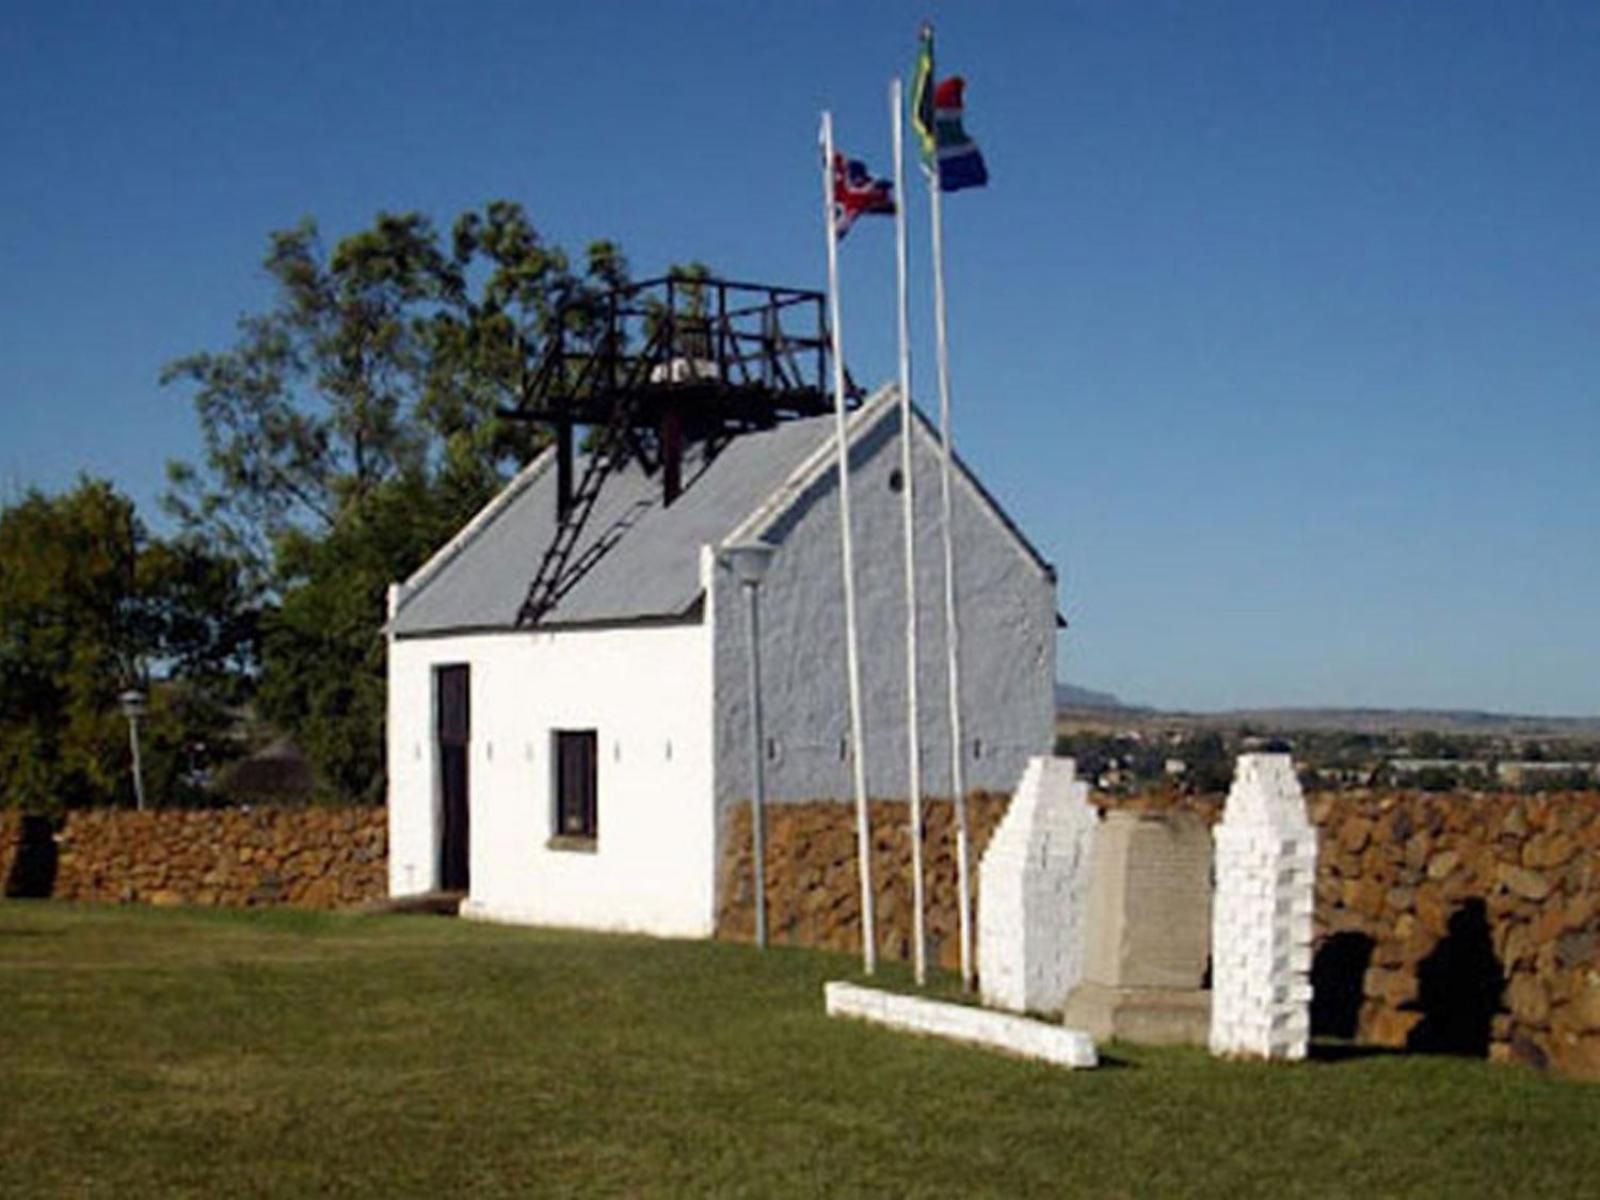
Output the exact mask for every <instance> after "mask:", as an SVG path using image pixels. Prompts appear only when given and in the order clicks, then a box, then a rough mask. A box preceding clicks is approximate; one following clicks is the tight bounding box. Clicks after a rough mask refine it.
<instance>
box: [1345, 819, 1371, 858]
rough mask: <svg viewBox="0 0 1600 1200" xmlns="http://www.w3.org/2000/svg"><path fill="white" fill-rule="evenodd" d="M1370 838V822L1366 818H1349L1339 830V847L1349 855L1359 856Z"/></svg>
mask: <svg viewBox="0 0 1600 1200" xmlns="http://www.w3.org/2000/svg"><path fill="white" fill-rule="evenodd" d="M1371 837H1372V822H1371V821H1369V820H1368V819H1367V818H1366V817H1351V818H1350V819H1349V820H1347V821H1346V822H1345V823H1344V825H1343V826H1342V827H1341V828H1340V830H1339V845H1340V846H1342V847H1343V848H1344V849H1345V850H1346V851H1347V852H1349V853H1351V854H1359V853H1360V852H1361V850H1362V849H1363V848H1364V847H1365V846H1366V844H1367V841H1368V839H1369V838H1371Z"/></svg>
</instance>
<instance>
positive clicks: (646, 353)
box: [506, 275, 832, 627]
mask: <svg viewBox="0 0 1600 1200" xmlns="http://www.w3.org/2000/svg"><path fill="white" fill-rule="evenodd" d="M825 302H826V297H825V296H824V295H823V293H821V292H814V291H807V290H804V289H799V288H784V287H772V286H768V285H765V284H753V283H735V282H733V281H731V280H726V279H711V278H694V277H688V276H682V275H672V276H665V277H663V278H660V279H651V280H646V281H645V282H643V283H636V284H631V285H629V286H627V287H624V288H619V289H616V290H614V291H612V292H609V293H607V294H606V295H605V296H603V297H601V298H600V299H599V300H598V301H595V300H593V299H589V300H585V301H583V302H582V304H583V309H582V311H574V309H573V308H572V307H570V306H569V307H564V308H563V309H562V310H560V311H559V312H558V313H557V314H556V323H555V325H556V333H555V334H554V335H553V340H552V342H551V345H550V348H549V350H548V351H547V352H546V354H545V357H544V361H543V362H542V363H541V364H540V366H539V369H538V371H537V373H536V374H535V375H534V376H533V379H532V381H531V382H530V385H529V387H528V388H527V390H526V392H525V394H524V396H523V401H522V404H521V405H520V406H519V407H518V408H517V409H516V410H514V411H512V412H510V413H507V414H506V415H507V416H510V417H514V418H516V419H519V420H526V421H532V422H535V423H538V424H541V425H548V426H550V427H551V428H552V429H553V430H554V433H555V444H556V534H555V537H554V538H553V539H552V541H551V543H550V545H549V547H547V548H546V550H545V552H544V555H543V557H542V558H541V559H540V562H539V565H538V568H537V570H536V571H535V572H534V576H533V580H532V582H531V583H530V584H529V586H528V594H527V597H526V598H525V599H524V601H523V603H522V607H521V609H520V610H519V612H518V617H517V623H518V624H519V625H520V626H523V627H530V626H533V625H537V624H538V623H539V621H540V620H541V619H542V618H543V617H544V615H545V614H546V613H547V612H549V611H550V609H551V608H553V607H554V606H555V604H556V603H557V601H559V600H560V599H561V597H562V596H563V595H564V594H565V593H566V592H567V590H568V589H569V588H571V587H572V586H573V584H575V583H576V582H577V581H578V580H579V579H580V578H582V576H583V574H584V572H585V571H587V570H588V569H589V567H591V566H593V564H594V561H595V560H596V559H597V558H598V557H599V555H598V554H595V553H586V554H585V555H583V556H580V557H579V558H578V559H577V560H576V561H574V560H573V557H572V555H573V551H574V550H575V549H576V547H577V544H578V540H579V538H580V536H581V534H582V532H583V528H584V524H585V522H586V521H587V520H588V518H589V514H590V513H591V512H592V511H593V509H594V505H595V501H596V500H597V499H598V498H599V495H600V489H601V487H602V485H603V484H604V483H605V480H606V477H607V476H608V475H610V473H611V472H612V471H614V470H615V469H616V468H617V467H619V466H620V465H622V464H623V463H624V462H627V461H629V460H630V459H631V460H632V461H634V462H637V463H638V464H639V465H640V466H641V467H642V468H643V469H644V470H645V472H646V473H648V474H652V475H653V474H655V473H657V472H660V475H661V494H662V502H663V504H668V505H670V504H671V503H672V502H673V501H674V500H676V499H677V498H678V494H679V493H680V492H681V490H682V488H683V473H682V463H683V448H684V445H685V443H686V442H688V441H699V442H704V443H705V444H706V446H707V447H708V449H709V450H710V451H711V452H713V453H714V452H715V451H716V450H717V449H719V448H720V447H721V446H722V445H723V444H725V443H726V441H727V439H729V438H731V437H733V436H735V435H737V434H739V433H743V432H747V431H750V430H756V429H770V428H771V427H773V426H774V425H776V424H778V423H779V422H781V421H785V420H791V419H794V418H796V417H810V416H820V415H822V414H825V413H827V412H830V411H831V410H832V403H831V399H830V392H829V385H828V379H829V374H828V370H829V367H828V355H829V352H830V340H829V334H828V328H827V321H826V317H825V315H824V314H825V308H824V304H825ZM579 330H581V331H582V332H581V333H580V332H577V331H579ZM579 427H584V428H586V429H588V430H589V440H588V446H587V449H588V451H589V453H588V457H587V459H586V461H585V463H584V469H583V474H582V477H581V478H578V479H576V480H574V471H575V463H574V442H575V431H576V430H577V429H578V428H579ZM603 552H604V549H603V548H601V549H600V553H603Z"/></svg>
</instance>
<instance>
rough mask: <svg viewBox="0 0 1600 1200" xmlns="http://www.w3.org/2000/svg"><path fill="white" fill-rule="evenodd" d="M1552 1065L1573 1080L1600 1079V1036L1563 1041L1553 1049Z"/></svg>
mask: <svg viewBox="0 0 1600 1200" xmlns="http://www.w3.org/2000/svg"><path fill="white" fill-rule="evenodd" d="M1551 1049H1552V1052H1553V1054H1552V1065H1553V1066H1554V1067H1555V1069H1556V1070H1557V1071H1559V1072H1560V1073H1561V1074H1563V1075H1566V1076H1569V1077H1571V1078H1573V1079H1600V1035H1590V1036H1586V1037H1576V1038H1572V1039H1570V1040H1568V1039H1562V1041H1561V1042H1558V1043H1557V1044H1556V1045H1555V1046H1553V1047H1552V1048H1551Z"/></svg>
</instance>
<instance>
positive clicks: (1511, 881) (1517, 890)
mask: <svg viewBox="0 0 1600 1200" xmlns="http://www.w3.org/2000/svg"><path fill="white" fill-rule="evenodd" d="M1499 874H1500V883H1501V885H1502V886H1503V887H1505V888H1506V890H1507V891H1509V892H1511V893H1512V894H1513V895H1516V896H1521V897H1522V898H1523V899H1524V900H1543V899H1544V898H1545V897H1546V896H1548V895H1549V894H1550V881H1549V880H1548V879H1546V878H1545V877H1544V876H1543V875H1541V874H1539V872H1537V871H1530V870H1529V869H1528V868H1527V867H1513V866H1510V865H1502V866H1501V868H1500V873H1499Z"/></svg>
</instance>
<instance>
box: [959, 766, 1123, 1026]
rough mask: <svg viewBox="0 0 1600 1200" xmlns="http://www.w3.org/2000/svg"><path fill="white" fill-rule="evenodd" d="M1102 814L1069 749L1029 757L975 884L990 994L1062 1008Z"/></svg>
mask: <svg viewBox="0 0 1600 1200" xmlns="http://www.w3.org/2000/svg"><path fill="white" fill-rule="evenodd" d="M1098 825H1099V814H1098V813H1096V812H1095V810H1094V809H1093V808H1091V807H1090V805H1089V786H1088V785H1087V784H1086V783H1084V782H1082V781H1081V780H1079V779H1078V778H1077V771H1076V767H1075V765H1074V763H1073V761H1072V759H1070V758H1030V759H1029V760H1028V765H1027V767H1026V768H1025V769H1024V771H1023V773H1022V781H1021V782H1020V783H1019V784H1018V785H1017V790H1016V794H1015V795H1014V796H1013V797H1012V799H1011V807H1010V808H1008V809H1006V815H1005V818H1004V819H1003V820H1002V821H1001V822H1000V826H999V828H997V829H996V830H995V832H994V837H993V838H991V839H990V841H989V847H988V849H987V850H985V851H984V855H983V864H982V867H981V868H980V871H979V876H978V878H979V888H978V979H979V983H980V987H981V990H982V996H983V1002H984V1003H985V1004H989V1005H994V1006H996V1007H999V1008H1009V1009H1011V1010H1012V1011H1014V1012H1059V1011H1060V1009H1061V1006H1062V1005H1063V1004H1064V1003H1065V1002H1066V998H1067V993H1068V992H1069V991H1071V990H1072V988H1073V987H1075V986H1076V985H1077V983H1078V981H1079V980H1080V979H1081V978H1082V977H1083V962H1084V947H1085V930H1084V913H1085V910H1086V909H1087V908H1088V897H1089V869H1090V864H1091V858H1092V851H1093V848H1094V833H1095V829H1096V828H1097V827H1098Z"/></svg>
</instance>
